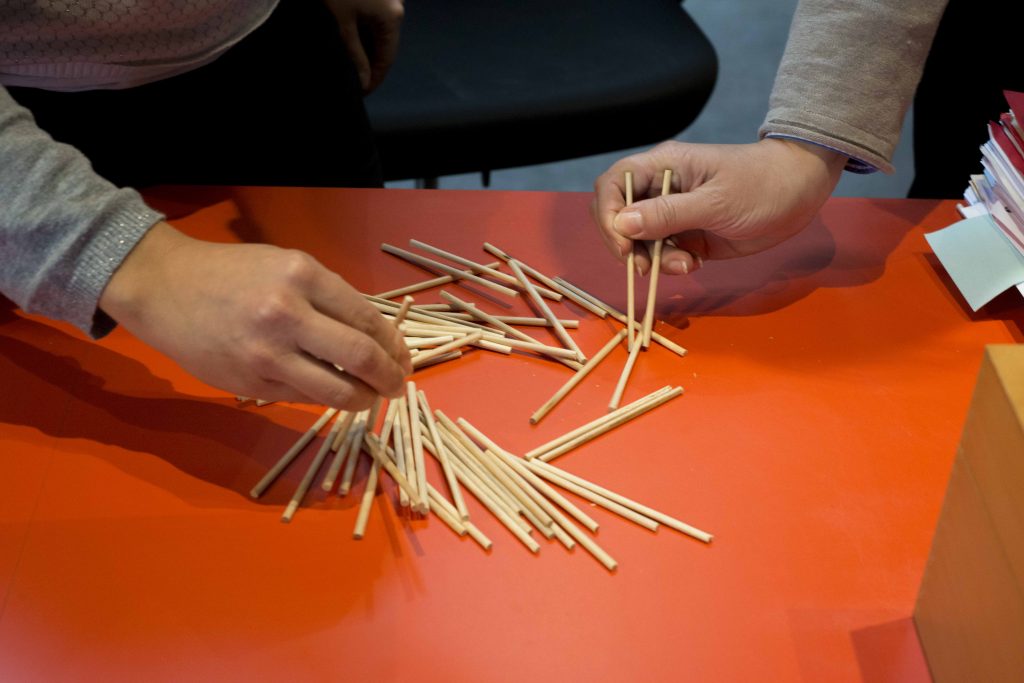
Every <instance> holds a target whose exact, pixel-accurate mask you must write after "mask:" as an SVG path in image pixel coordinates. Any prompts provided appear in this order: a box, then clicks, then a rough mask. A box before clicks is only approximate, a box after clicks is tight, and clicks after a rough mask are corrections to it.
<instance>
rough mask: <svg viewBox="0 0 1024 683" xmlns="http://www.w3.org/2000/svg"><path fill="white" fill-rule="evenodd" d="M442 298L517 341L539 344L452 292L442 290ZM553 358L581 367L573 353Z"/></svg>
mask: <svg viewBox="0 0 1024 683" xmlns="http://www.w3.org/2000/svg"><path fill="white" fill-rule="evenodd" d="M441 297H442V298H444V299H446V300H448V301H450V302H451V303H452V305H454V306H456V307H458V308H461V309H462V310H464V311H467V312H468V313H469V314H470V315H473V316H476V317H477V318H478V319H480V320H482V321H484V322H488V323H490V324H492V325H494V326H495V327H497V328H498V329H499V330H501V331H502V332H504V333H505V334H508V335H511V336H513V337H515V338H516V339H520V340H522V341H524V342H530V343H533V344H539V342H538V341H537V340H536V339H534V338H533V337H531V336H530V335H528V334H526V333H525V332H523V331H522V330H517V329H516V328H514V327H512V326H511V325H509V324H508V323H506V322H504V321H502V320H499V319H498V318H497V317H495V316H493V315H491V314H490V313H487V312H485V311H481V310H480V309H479V308H477V307H476V306H474V305H473V304H471V303H469V302H468V301H463V300H462V299H460V298H459V297H457V296H455V295H454V294H452V293H450V292H446V291H445V290H443V289H442V290H441ZM545 320H547V319H546V318H545ZM548 322H549V324H550V321H548ZM559 324H561V323H559ZM546 348H554V347H546ZM562 350H563V351H565V350H568V351H569V352H570V353H573V352H572V350H571V349H562ZM544 353H545V355H551V354H549V353H547V352H544ZM551 357H552V358H555V359H556V360H558V361H559V362H563V363H565V364H567V365H569V364H572V365H575V366H577V367H579V362H578V361H576V360H575V357H576V356H575V353H573V359H566V358H565V357H563V356H554V355H552V356H551ZM567 360H568V362H566V361H567ZM572 365H570V367H572Z"/></svg>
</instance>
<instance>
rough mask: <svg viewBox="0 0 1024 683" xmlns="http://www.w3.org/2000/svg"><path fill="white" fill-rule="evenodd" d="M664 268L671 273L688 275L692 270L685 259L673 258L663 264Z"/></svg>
mask: <svg viewBox="0 0 1024 683" xmlns="http://www.w3.org/2000/svg"><path fill="white" fill-rule="evenodd" d="M663 269H664V271H665V272H666V273H668V274H669V275H686V274H687V273H689V272H690V269H689V268H688V267H687V265H686V261H684V260H683V259H681V258H680V259H672V260H671V261H668V262H667V263H665V265H664V266H663Z"/></svg>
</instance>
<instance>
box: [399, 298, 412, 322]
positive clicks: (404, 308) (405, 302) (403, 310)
mask: <svg viewBox="0 0 1024 683" xmlns="http://www.w3.org/2000/svg"><path fill="white" fill-rule="evenodd" d="M412 302H413V298H412V297H411V296H407V297H405V298H404V299H402V305H401V306H400V307H399V308H398V313H396V314H395V327H401V325H402V323H403V322H405V316H406V315H408V314H409V307H410V306H412Z"/></svg>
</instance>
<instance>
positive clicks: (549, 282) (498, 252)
mask: <svg viewBox="0 0 1024 683" xmlns="http://www.w3.org/2000/svg"><path fill="white" fill-rule="evenodd" d="M484 249H485V250H487V251H489V252H490V253H492V254H494V255H495V256H497V257H498V258H500V259H501V260H503V261H505V262H506V263H508V262H509V261H513V260H514V261H516V262H517V263H519V267H520V268H522V269H523V272H525V273H526V274H527V275H529V276H530V277H532V278H533V279H534V280H536V281H537V282H539V283H541V284H543V285H546V286H547V287H550V288H551V289H553V290H554V291H556V292H558V293H560V294H562V295H563V296H565V297H566V298H568V299H571V300H572V301H573V302H575V303H576V304H577V305H579V306H582V307H583V308H585V309H587V310H589V311H590V312H591V313H594V314H595V315H597V316H598V317H601V318H604V316H605V314H604V312H602V311H600V310H595V309H593V308H592V307H591V306H588V305H587V303H586V302H584V301H582V300H581V299H580V298H578V297H577V296H576V295H575V294H573V293H572V292H567V291H565V289H564V288H562V287H559V286H558V284H557V283H556V282H555V281H554V280H553V279H552V278H550V277H548V276H547V275H545V274H544V273H542V272H540V271H539V270H537V269H536V268H533V267H531V266H530V265H529V264H528V263H525V262H523V261H521V260H519V259H513V258H512V256H510V255H509V253H508V252H506V251H504V250H503V249H499V248H498V247H496V246H494V245H493V244H490V243H489V242H484Z"/></svg>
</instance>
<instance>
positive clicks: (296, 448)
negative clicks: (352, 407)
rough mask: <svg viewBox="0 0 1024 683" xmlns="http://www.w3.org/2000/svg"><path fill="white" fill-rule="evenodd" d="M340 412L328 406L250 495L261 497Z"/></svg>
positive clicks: (253, 488)
mask: <svg viewBox="0 0 1024 683" xmlns="http://www.w3.org/2000/svg"><path fill="white" fill-rule="evenodd" d="M337 412H338V409H337V408H328V409H327V410H325V411H324V413H323V415H321V416H320V417H319V419H317V421H316V422H314V423H313V426H312V427H310V428H309V429H307V430H306V433H305V434H303V435H302V436H300V437H299V438H298V440H297V441H296V442H295V443H294V444H292V446H291V448H289V449H288V450H287V451H285V454H284V455H282V456H281V458H280V459H279V460H278V461H277V462H276V463H275V464H274V466H273V467H271V468H270V471H269V472H267V473H266V474H265V475H263V478H262V479H260V480H259V482H258V483H257V484H256V485H255V486H253V487H252V490H251V491H250V492H249V495H250V496H252V497H253V498H259V497H260V496H262V495H263V492H264V491H266V490H267V487H268V486H270V485H271V484H272V483H274V480H275V479H277V478H278V477H279V476H280V475H281V473H282V472H284V471H285V469H286V468H287V467H288V465H290V464H292V461H293V460H295V458H296V457H297V456H298V455H299V453H301V452H302V449H303V448H305V447H306V445H307V444H308V443H309V442H310V441H312V440H313V437H315V436H316V435H317V434H318V433H320V430H321V429H323V427H324V425H325V424H327V423H328V421H330V419H331V418H332V417H334V416H335V415H336V414H337Z"/></svg>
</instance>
